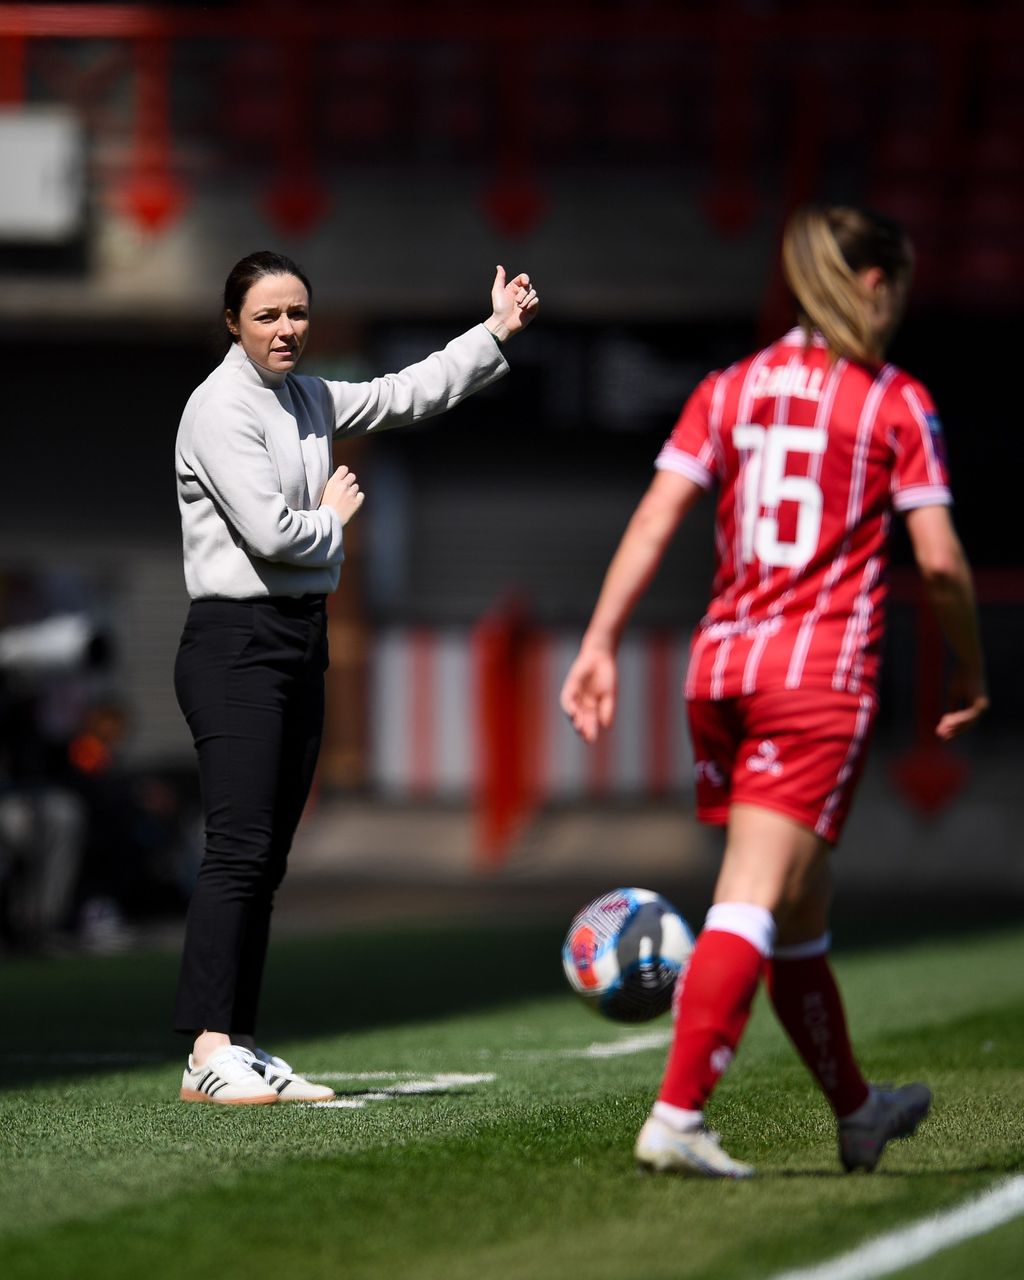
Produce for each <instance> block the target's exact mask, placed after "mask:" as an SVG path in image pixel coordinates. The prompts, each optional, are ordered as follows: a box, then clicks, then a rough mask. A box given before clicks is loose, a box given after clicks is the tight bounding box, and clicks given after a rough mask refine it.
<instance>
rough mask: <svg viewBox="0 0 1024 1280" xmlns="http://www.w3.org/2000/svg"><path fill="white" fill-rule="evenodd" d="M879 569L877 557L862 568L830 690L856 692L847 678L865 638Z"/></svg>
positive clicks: (873, 557)
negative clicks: (872, 591) (872, 594)
mask: <svg viewBox="0 0 1024 1280" xmlns="http://www.w3.org/2000/svg"><path fill="white" fill-rule="evenodd" d="M880 568H881V561H880V560H879V558H878V556H872V557H871V559H870V560H869V561H868V562H867V564H866V565H865V566H864V572H863V573H862V574H861V575H860V586H859V587H858V588H857V598H856V599H855V600H854V602H853V608H852V609H851V610H850V616H849V618H847V620H846V630H845V631H844V632H843V643H842V645H841V646H840V649H839V657H838V658H837V660H836V667H835V670H834V671H833V672H832V688H833V689H835V690H837V691H839V690H842V689H848V690H849V691H850V693H855V692H856V690H855V689H852V688H851V687H850V684H849V682H848V677H849V674H850V668H851V667H852V666H853V659H854V656H855V655H856V654H857V653H858V652H859V651H860V650H862V649H863V647H864V642H865V639H866V636H867V626H868V615H870V612H871V590H872V588H873V587H874V585H875V582H876V580H877V578H878V572H879V569H880Z"/></svg>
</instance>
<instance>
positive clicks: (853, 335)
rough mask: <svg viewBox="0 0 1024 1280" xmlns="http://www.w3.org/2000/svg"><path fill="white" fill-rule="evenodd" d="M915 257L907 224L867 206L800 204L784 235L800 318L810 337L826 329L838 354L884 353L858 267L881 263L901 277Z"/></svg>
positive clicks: (866, 357) (873, 358)
mask: <svg viewBox="0 0 1024 1280" xmlns="http://www.w3.org/2000/svg"><path fill="white" fill-rule="evenodd" d="M912 263H913V251H912V249H911V247H910V241H909V240H908V239H907V235H906V232H905V231H904V230H903V228H902V227H901V226H900V225H899V224H898V223H896V222H893V221H892V219H891V218H885V217H883V216H882V215H881V214H878V213H869V212H868V211H867V210H864V209H851V208H846V207H842V206H836V207H833V208H831V209H818V208H812V207H808V208H805V209H798V210H797V212H796V213H794V214H793V216H792V217H791V218H790V220H789V222H788V223H787V225H786V230H785V234H784V235H783V238H782V269H783V274H784V275H785V277H786V282H787V284H788V285H789V287H790V288H791V289H792V290H793V293H794V294H795V296H796V300H797V303H798V305H799V307H800V312H801V314H800V324H801V326H802V327H803V329H804V331H805V332H806V333H807V336H808V338H810V336H811V333H812V332H813V331H814V330H815V329H817V330H819V331H820V332H821V334H822V335H823V337H824V339H825V341H826V343H827V344H828V348H829V351H830V352H831V353H832V357H833V359H837V358H838V357H840V356H843V357H845V358H846V359H847V360H856V361H858V362H859V363H862V364H875V363H877V362H878V361H880V360H881V359H882V349H883V343H882V339H881V338H880V336H879V334H878V333H877V330H876V329H875V328H874V327H873V326H872V323H871V308H870V305H869V302H868V298H867V295H866V294H865V292H864V289H863V288H862V287H861V282H860V280H859V279H858V273H859V272H861V271H863V270H865V268H867V267H879V268H881V270H882V272H883V274H884V275H885V277H886V278H887V279H888V280H890V281H892V282H895V281H896V280H897V279H899V278H900V277H909V274H910V270H911V266H912Z"/></svg>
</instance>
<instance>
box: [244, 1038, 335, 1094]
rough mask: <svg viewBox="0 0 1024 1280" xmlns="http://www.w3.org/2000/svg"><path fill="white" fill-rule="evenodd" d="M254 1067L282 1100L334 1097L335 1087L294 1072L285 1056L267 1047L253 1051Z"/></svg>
mask: <svg viewBox="0 0 1024 1280" xmlns="http://www.w3.org/2000/svg"><path fill="white" fill-rule="evenodd" d="M252 1069H253V1071H255V1072H256V1074H257V1075H258V1076H260V1077H262V1079H263V1080H264V1082H265V1083H266V1084H267V1085H268V1086H269V1088H271V1089H273V1090H274V1092H275V1093H276V1094H277V1096H278V1097H279V1098H280V1099H281V1101H282V1102H329V1101H330V1100H331V1098H333V1097H334V1090H333V1089H328V1087H327V1086H326V1085H324V1084H314V1083H313V1082H312V1081H311V1080H306V1079H305V1078H304V1077H303V1076H300V1075H298V1074H297V1073H296V1072H294V1071H293V1070H292V1068H291V1067H290V1066H289V1064H288V1063H287V1062H285V1060H284V1058H278V1057H277V1056H276V1055H275V1054H272V1053H267V1051H266V1050H265V1049H254V1050H253V1051H252Z"/></svg>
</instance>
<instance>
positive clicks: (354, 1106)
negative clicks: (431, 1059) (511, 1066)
mask: <svg viewBox="0 0 1024 1280" xmlns="http://www.w3.org/2000/svg"><path fill="white" fill-rule="evenodd" d="M399 1074H402V1075H408V1074H409V1073H408V1072H401V1073H399V1072H397V1071H362V1072H352V1073H346V1072H344V1071H333V1072H330V1073H329V1074H322V1075H319V1076H316V1077H315V1078H316V1079H317V1080H325V1079H331V1080H353V1079H354V1080H381V1079H383V1080H396V1083H395V1084H393V1085H391V1086H390V1087H389V1088H387V1089H374V1090H372V1091H370V1092H368V1093H361V1094H359V1095H358V1096H357V1097H354V1098H331V1099H330V1101H328V1102H310V1103H308V1104H307V1105H308V1106H311V1107H334V1108H345V1109H346V1110H349V1111H356V1110H358V1109H359V1108H360V1107H365V1106H366V1104H367V1103H368V1102H386V1101H387V1100H388V1099H389V1098H398V1097H402V1096H405V1095H407V1094H421V1093H447V1092H448V1090H449V1089H460V1088H465V1087H466V1086H467V1085H474V1084H491V1083H492V1082H493V1081H494V1080H495V1079H497V1077H496V1076H495V1074H494V1072H493V1071H483V1072H478V1073H477V1074H476V1075H463V1074H461V1073H460V1072H457V1071H441V1072H438V1074H437V1075H434V1076H425V1077H421V1078H419V1079H412V1080H397V1076H398V1075H399ZM312 1078H313V1077H311V1076H310V1077H307V1079H312Z"/></svg>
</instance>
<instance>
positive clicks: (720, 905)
mask: <svg viewBox="0 0 1024 1280" xmlns="http://www.w3.org/2000/svg"><path fill="white" fill-rule="evenodd" d="M704 928H705V929H717V930H719V932H721V933H735V934H736V935H737V936H738V937H740V938H745V939H746V941H747V942H749V943H750V945H751V946H752V947H754V948H755V949H756V950H757V951H759V952H760V953H761V955H763V956H764V957H765V958H766V959H767V958H768V956H770V955H771V954H772V947H773V946H774V945H775V917H774V916H773V915H772V913H771V912H770V911H769V910H768V908H767V907H758V906H755V905H754V903H752V902H716V903H715V905H714V906H713V907H712V908H711V910H710V911H709V912H708V913H707V915H706V916H705V918H704Z"/></svg>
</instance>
